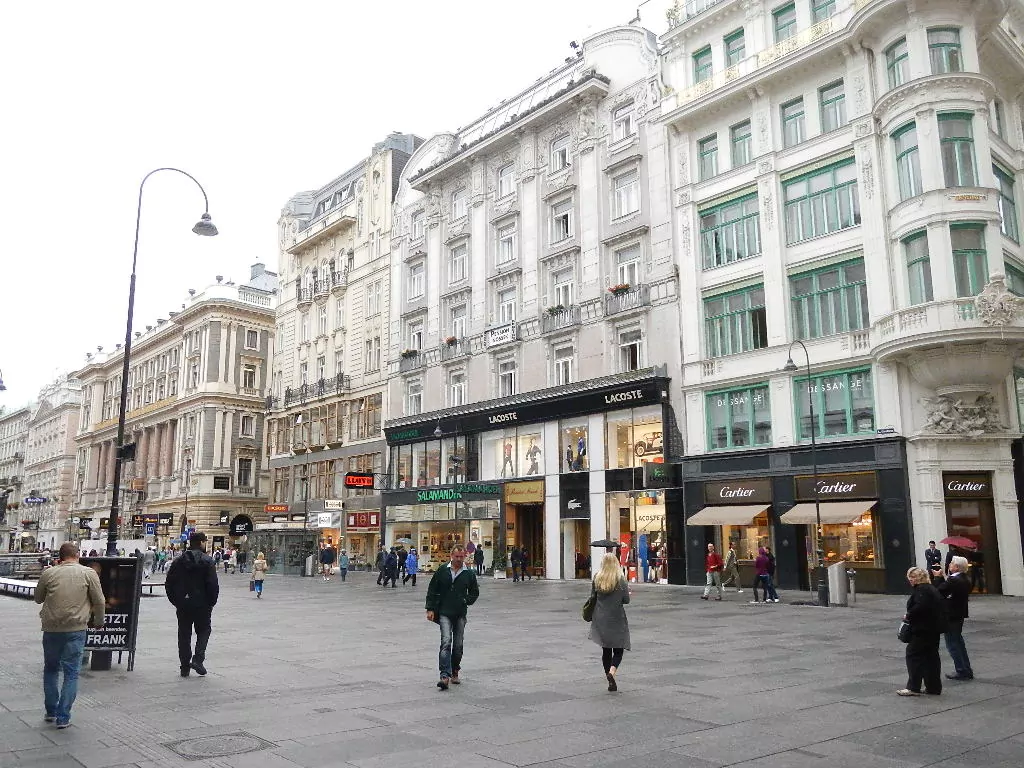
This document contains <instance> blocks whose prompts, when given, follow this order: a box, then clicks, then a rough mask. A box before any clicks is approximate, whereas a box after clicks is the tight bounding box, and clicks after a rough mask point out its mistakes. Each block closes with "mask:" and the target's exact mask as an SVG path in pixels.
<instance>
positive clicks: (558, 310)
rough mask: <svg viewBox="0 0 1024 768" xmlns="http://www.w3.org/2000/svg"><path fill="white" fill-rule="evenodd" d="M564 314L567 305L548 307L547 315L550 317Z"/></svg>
mask: <svg viewBox="0 0 1024 768" xmlns="http://www.w3.org/2000/svg"><path fill="white" fill-rule="evenodd" d="M563 312H565V305H564V304H556V305H555V306H553V307H548V308H547V313H548V314H549V315H552V316H553V315H560V314H562V313H563Z"/></svg>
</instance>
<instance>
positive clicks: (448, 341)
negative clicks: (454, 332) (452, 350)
mask: <svg viewBox="0 0 1024 768" xmlns="http://www.w3.org/2000/svg"><path fill="white" fill-rule="evenodd" d="M458 341H459V340H458V339H457V338H455V337H454V336H449V337H447V338H446V339H445V340H444V343H445V344H447V345H448V346H449V347H454V346H455V345H456V343H458Z"/></svg>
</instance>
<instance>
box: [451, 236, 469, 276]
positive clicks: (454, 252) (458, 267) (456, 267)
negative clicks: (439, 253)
mask: <svg viewBox="0 0 1024 768" xmlns="http://www.w3.org/2000/svg"><path fill="white" fill-rule="evenodd" d="M468 253H469V247H468V246H467V245H466V244H465V243H462V244H461V245H456V246H455V247H454V248H452V249H451V250H450V251H449V252H448V282H450V283H458V282H461V281H463V280H465V279H466V264H467V255H468Z"/></svg>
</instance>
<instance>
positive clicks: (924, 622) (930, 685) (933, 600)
mask: <svg viewBox="0 0 1024 768" xmlns="http://www.w3.org/2000/svg"><path fill="white" fill-rule="evenodd" d="M907 581H908V582H909V583H910V587H911V593H910V597H909V598H908V599H907V613H906V615H905V616H904V617H903V620H904V621H905V622H907V623H908V624H909V625H910V642H908V643H907V687H906V688H901V689H900V690H898V691H896V694H897V695H898V696H920V695H921V683H922V682H923V683H924V689H925V693H928V694H931V695H932V696H938V695H939V694H940V693H942V674H941V673H942V661H941V660H940V659H939V635H941V634H942V633H943V631H944V630H945V629H946V627H945V625H946V621H945V609H944V606H943V598H942V595H940V594H939V592H938V590H937V589H935V587H934V586H932V584H931V581H930V580H929V578H928V574H927V573H925V571H924V569H923V568H916V567H915V568H911V569H910V570H908V571H907Z"/></svg>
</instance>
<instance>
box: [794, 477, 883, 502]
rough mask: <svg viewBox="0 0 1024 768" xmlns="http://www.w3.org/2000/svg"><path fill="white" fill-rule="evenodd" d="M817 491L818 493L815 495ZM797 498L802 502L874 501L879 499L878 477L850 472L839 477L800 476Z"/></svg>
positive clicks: (797, 485)
mask: <svg viewBox="0 0 1024 768" xmlns="http://www.w3.org/2000/svg"><path fill="white" fill-rule="evenodd" d="M815 489H817V493H815ZM796 496H797V498H798V499H801V500H813V499H814V498H815V497H817V498H819V499H874V498H877V497H878V476H877V475H876V474H875V473H874V472H848V473H845V474H838V475H818V477H817V478H815V477H814V475H800V476H798V477H797V478H796Z"/></svg>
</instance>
